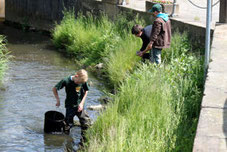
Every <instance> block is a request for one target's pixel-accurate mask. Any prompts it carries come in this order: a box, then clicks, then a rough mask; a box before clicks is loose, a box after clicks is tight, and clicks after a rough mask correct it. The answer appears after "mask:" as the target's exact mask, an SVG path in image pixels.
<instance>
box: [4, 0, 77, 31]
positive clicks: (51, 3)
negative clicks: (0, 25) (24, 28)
mask: <svg viewBox="0 0 227 152" xmlns="http://www.w3.org/2000/svg"><path fill="white" fill-rule="evenodd" d="M5 5H6V6H5V7H6V14H5V15H6V20H7V21H11V22H16V23H20V24H22V25H30V26H33V27H35V28H38V29H42V30H46V29H47V30H48V29H50V28H52V26H53V23H54V21H59V20H61V19H62V17H63V14H62V11H63V9H64V7H65V8H72V7H73V6H74V7H75V10H77V9H78V8H80V2H79V0H7V1H6V3H5Z"/></svg>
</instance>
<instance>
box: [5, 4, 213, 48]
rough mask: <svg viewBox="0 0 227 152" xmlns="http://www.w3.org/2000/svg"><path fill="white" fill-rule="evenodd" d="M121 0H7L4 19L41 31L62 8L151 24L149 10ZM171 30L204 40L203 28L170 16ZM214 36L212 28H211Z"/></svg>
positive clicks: (59, 16) (59, 13)
mask: <svg viewBox="0 0 227 152" xmlns="http://www.w3.org/2000/svg"><path fill="white" fill-rule="evenodd" d="M119 3H120V0H102V1H100V0H54V1H53V0H38V1H31V0H10V1H6V20H7V21H10V22H16V23H20V24H22V25H29V26H32V27H34V28H37V29H41V30H50V29H51V28H52V27H53V25H54V23H55V22H59V21H60V20H61V19H62V17H63V14H62V11H63V10H64V8H66V9H69V8H74V10H75V13H76V14H77V13H78V12H79V11H82V12H86V11H90V12H92V13H93V14H98V13H99V12H105V13H106V14H107V15H109V16H110V17H111V18H115V17H117V15H118V14H119V13H120V12H127V13H133V14H135V15H136V14H138V15H139V16H140V17H141V18H143V19H145V20H146V22H147V24H151V23H152V20H153V18H152V16H151V14H150V13H148V12H144V11H138V10H134V9H131V8H127V7H123V6H120V5H118V4H119ZM171 21H172V31H173V32H174V31H176V30H179V31H180V32H184V31H186V32H188V33H189V36H190V38H191V39H192V40H193V41H194V42H198V43H199V44H201V46H202V47H203V46H204V43H205V34H206V30H205V27H202V26H199V25H193V24H190V23H187V22H184V21H183V20H177V19H174V18H172V19H171ZM211 35H213V30H212V31H211Z"/></svg>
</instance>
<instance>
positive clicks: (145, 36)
mask: <svg viewBox="0 0 227 152" xmlns="http://www.w3.org/2000/svg"><path fill="white" fill-rule="evenodd" d="M151 30H152V25H148V26H146V27H145V28H143V27H142V26H141V25H138V24H136V25H134V26H133V27H132V34H134V35H135V36H136V37H140V38H141V39H142V41H143V44H142V47H141V48H140V50H139V51H137V52H136V54H137V55H138V54H139V52H142V51H144V50H145V49H146V48H147V45H148V44H149V43H150V35H151ZM141 57H142V59H143V61H145V59H149V60H151V57H150V54H149V53H145V54H143V56H141Z"/></svg>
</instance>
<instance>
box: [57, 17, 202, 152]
mask: <svg viewBox="0 0 227 152" xmlns="http://www.w3.org/2000/svg"><path fill="white" fill-rule="evenodd" d="M135 23H140V24H142V25H144V21H142V20H139V19H138V18H135V17H134V16H132V18H130V16H125V17H122V18H120V20H117V21H115V22H114V23H113V22H111V21H109V20H108V18H106V17H105V16H102V17H100V18H96V17H93V16H91V15H90V16H88V17H85V16H83V15H81V16H79V17H77V19H76V20H75V16H73V15H72V14H70V13H66V14H65V17H64V18H63V20H62V22H61V23H60V24H58V25H57V26H56V28H55V30H54V31H53V41H54V44H55V45H56V46H57V47H59V48H61V47H63V48H66V53H69V54H72V55H73V56H74V57H76V60H78V61H80V62H81V63H82V64H85V65H95V64H97V63H99V62H103V64H104V66H103V72H104V74H105V77H106V78H107V80H108V81H109V83H110V85H111V86H112V87H113V88H115V90H117V93H116V95H113V102H111V103H110V104H109V107H108V108H107V110H106V111H105V112H104V113H103V114H102V115H101V116H100V117H99V118H98V120H97V121H96V122H95V124H94V125H93V126H92V128H91V129H89V131H88V134H87V136H88V143H87V145H86V150H85V151H122V152H123V151H191V150H192V146H193V141H194V136H195V131H196V126H197V121H198V116H199V109H200V103H201V98H202V91H203V84H202V82H203V70H202V69H203V68H202V65H203V54H200V52H201V50H197V51H196V50H193V52H192V44H191V43H190V41H189V40H188V37H187V34H183V35H181V34H179V33H175V34H174V35H173V39H172V44H171V48H170V49H166V50H164V51H163V53H162V58H163V64H161V65H160V66H156V65H152V64H149V63H147V64H142V63H140V58H139V57H137V56H136V55H135V52H136V50H139V48H140V45H141V42H140V41H139V39H138V38H135V37H134V36H133V35H132V34H131V33H130V29H131V27H132V25H134V24H135Z"/></svg>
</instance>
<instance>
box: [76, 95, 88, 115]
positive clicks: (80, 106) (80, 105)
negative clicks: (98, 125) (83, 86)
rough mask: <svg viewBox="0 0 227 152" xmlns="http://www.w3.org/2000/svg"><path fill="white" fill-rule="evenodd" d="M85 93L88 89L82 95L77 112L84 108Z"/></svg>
mask: <svg viewBox="0 0 227 152" xmlns="http://www.w3.org/2000/svg"><path fill="white" fill-rule="evenodd" d="M87 93H88V91H85V93H84V97H83V99H82V101H81V102H80V104H79V107H78V112H81V111H82V110H83V109H84V103H85V99H86V97H87Z"/></svg>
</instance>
